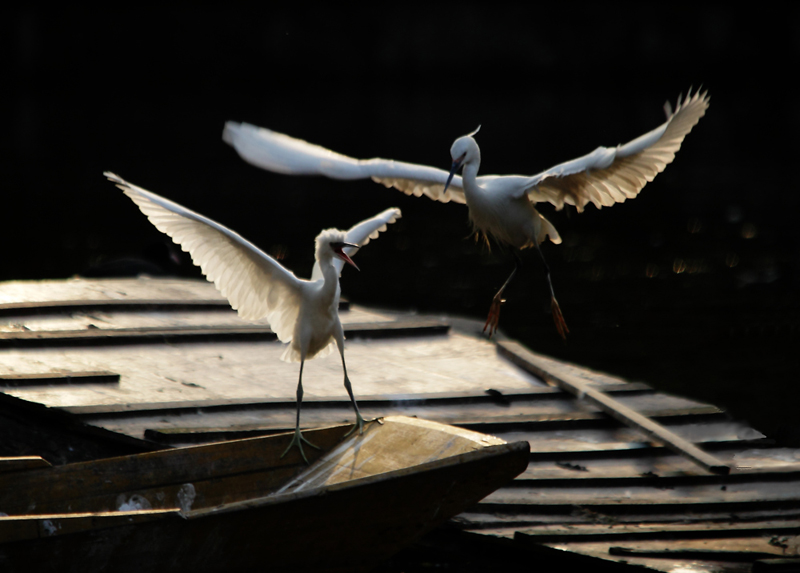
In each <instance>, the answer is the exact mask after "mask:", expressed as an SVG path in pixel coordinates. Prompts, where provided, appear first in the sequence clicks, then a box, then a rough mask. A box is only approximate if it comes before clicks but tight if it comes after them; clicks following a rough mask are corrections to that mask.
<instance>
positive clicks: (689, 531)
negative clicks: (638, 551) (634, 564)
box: [467, 514, 800, 543]
mask: <svg viewBox="0 0 800 573" xmlns="http://www.w3.org/2000/svg"><path fill="white" fill-rule="evenodd" d="M468 515H469V514H468ZM470 523H474V522H470ZM467 527H470V525H468V526H467ZM797 534H800V520H798V519H786V520H783V519H761V520H757V521H752V522H741V521H737V520H730V519H729V520H721V521H698V522H695V523H674V522H655V523H617V524H614V525H611V526H609V525H608V524H599V523H594V524H593V523H585V524H581V525H572V526H570V527H563V526H558V525H543V526H538V527H536V526H528V527H522V528H519V529H518V530H517V534H516V535H517V537H519V538H526V539H528V540H530V541H535V542H536V543H560V542H570V541H573V542H575V541H600V540H609V541H610V542H613V543H619V542H620V541H622V540H643V539H665V540H672V539H707V538H712V539H719V538H725V537H763V536H767V535H797Z"/></svg>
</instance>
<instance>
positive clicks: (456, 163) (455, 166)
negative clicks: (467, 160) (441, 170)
mask: <svg viewBox="0 0 800 573" xmlns="http://www.w3.org/2000/svg"><path fill="white" fill-rule="evenodd" d="M462 161H464V156H463V155H462V156H461V157H459V158H458V159H455V160H453V165H451V166H450V175H448V176H447V183H445V184H444V191H442V195H444V194H445V193H446V192H447V188H448V187H450V182H451V181H452V180H453V175H455V174H456V171H458V170H459V169H460V168H461V162H462Z"/></svg>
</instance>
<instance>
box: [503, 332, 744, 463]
mask: <svg viewBox="0 0 800 573" xmlns="http://www.w3.org/2000/svg"><path fill="white" fill-rule="evenodd" d="M498 349H499V350H500V352H501V353H502V354H503V355H505V356H506V357H508V358H509V359H510V360H512V361H514V362H515V363H517V364H520V365H522V366H523V367H525V368H526V369H528V370H529V371H530V372H532V373H534V374H536V375H537V376H539V377H540V378H542V379H544V380H546V381H549V382H552V383H553V384H555V385H557V386H559V387H560V388H563V389H565V390H567V391H569V392H571V393H572V394H574V395H575V396H579V397H581V398H582V399H586V400H588V401H591V402H592V403H593V404H595V405H596V406H598V407H599V408H600V409H601V410H603V411H604V412H605V413H607V414H608V415H610V416H612V417H614V418H615V419H617V420H619V421H620V422H622V423H624V424H628V425H630V426H632V427H635V428H636V429H638V430H639V431H641V432H644V433H645V434H646V435H648V436H650V437H652V438H653V439H654V440H658V441H659V442H662V443H663V444H664V445H666V446H667V447H669V448H670V449H673V450H674V451H676V452H678V453H680V454H681V455H684V456H686V457H688V458H689V459H691V460H692V461H694V462H695V463H697V464H698V465H700V466H701V467H703V468H705V469H706V470H708V471H709V472H711V473H715V474H727V473H729V472H730V466H728V465H726V464H724V463H723V462H721V461H720V460H718V459H717V458H715V457H714V456H712V455H710V454H708V453H707V452H704V451H703V450H701V449H700V448H698V447H697V446H695V445H694V444H692V443H690V442H688V441H686V440H684V439H683V438H681V437H680V436H678V435H676V434H675V433H673V432H671V431H669V430H668V429H667V428H665V427H664V426H662V425H660V424H657V423H655V422H653V420H651V419H649V418H647V417H646V416H643V415H642V414H640V413H639V412H637V411H635V410H633V409H631V408H629V407H627V406H625V405H623V404H621V403H620V402H619V401H618V400H615V399H614V398H612V397H611V396H609V395H607V394H605V393H603V392H602V391H600V390H598V389H597V388H596V387H594V386H592V385H591V384H589V383H587V382H586V381H585V380H582V379H580V378H579V377H577V376H574V375H572V374H566V373H561V374H560V375H559V376H555V375H553V374H551V373H550V371H549V370H548V366H550V365H551V363H554V362H555V361H554V360H551V359H546V358H544V357H542V356H539V355H536V354H534V353H532V352H531V351H529V350H528V349H527V348H525V347H524V346H522V345H521V344H519V343H517V342H510V341H500V342H498Z"/></svg>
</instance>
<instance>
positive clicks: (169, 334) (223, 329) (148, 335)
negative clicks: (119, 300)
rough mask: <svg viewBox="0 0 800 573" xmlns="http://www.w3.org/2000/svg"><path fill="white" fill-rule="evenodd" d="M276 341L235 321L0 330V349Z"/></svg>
mask: <svg viewBox="0 0 800 573" xmlns="http://www.w3.org/2000/svg"><path fill="white" fill-rule="evenodd" d="M449 328H450V327H449V326H448V325H447V324H446V323H444V322H441V321H438V320H408V321H402V322H381V323H354V324H345V325H344V330H345V336H347V337H349V338H386V337H396V336H431V335H442V334H447V332H448V330H449ZM230 339H235V340H268V341H271V340H277V336H276V335H275V333H274V332H273V331H272V329H271V328H270V327H269V326H264V325H260V324H237V325H229V326H219V325H217V326H212V327H207V326H195V327H185V326H181V327H163V326H162V327H153V328H148V327H142V328H115V329H101V328H89V329H85V330H50V331H28V330H22V331H13V332H0V348H9V347H14V348H19V347H31V346H48V347H53V346H63V345H70V346H73V345H81V344H89V345H92V346H97V345H102V344H141V343H143V342H165V341H170V342H206V341H208V340H230Z"/></svg>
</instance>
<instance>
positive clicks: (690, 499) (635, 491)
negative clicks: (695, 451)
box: [483, 478, 800, 511]
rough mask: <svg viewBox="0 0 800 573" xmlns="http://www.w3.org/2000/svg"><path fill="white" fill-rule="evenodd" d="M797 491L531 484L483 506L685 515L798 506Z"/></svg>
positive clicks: (764, 486)
mask: <svg viewBox="0 0 800 573" xmlns="http://www.w3.org/2000/svg"><path fill="white" fill-rule="evenodd" d="M528 483H530V482H528ZM723 487H724V489H723ZM798 491H800V478H797V479H791V480H787V481H780V482H775V481H769V482H759V481H756V482H746V483H736V482H732V483H726V484H725V485H724V486H721V485H719V484H718V483H715V484H695V485H675V486H671V487H668V488H661V487H657V486H655V485H651V486H643V485H636V484H626V485H607V486H604V487H592V486H588V487H580V484H579V483H575V484H574V485H568V486H564V487H552V488H542V487H541V486H539V485H537V484H535V482H534V483H531V485H516V484H515V487H513V488H505V489H501V490H499V491H496V492H494V493H492V494H490V495H489V496H488V497H486V499H484V500H483V503H490V504H503V505H511V504H519V505H523V506H532V509H531V511H535V509H533V508H535V506H540V505H567V506H569V505H579V506H583V507H588V508H592V507H593V506H608V505H613V506H625V505H640V504H648V505H651V506H657V505H662V504H666V505H669V504H681V505H685V506H686V509H685V511H691V507H690V506H691V505H692V504H730V503H744V502H754V501H758V502H764V501H786V500H795V501H797V503H800V499H798Z"/></svg>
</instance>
